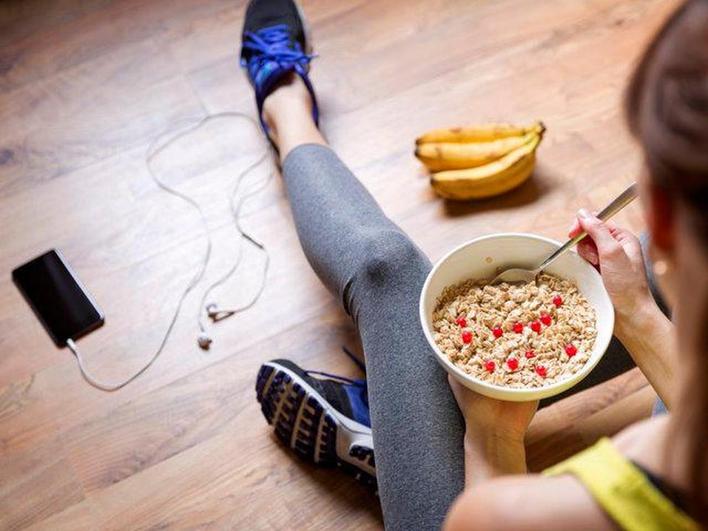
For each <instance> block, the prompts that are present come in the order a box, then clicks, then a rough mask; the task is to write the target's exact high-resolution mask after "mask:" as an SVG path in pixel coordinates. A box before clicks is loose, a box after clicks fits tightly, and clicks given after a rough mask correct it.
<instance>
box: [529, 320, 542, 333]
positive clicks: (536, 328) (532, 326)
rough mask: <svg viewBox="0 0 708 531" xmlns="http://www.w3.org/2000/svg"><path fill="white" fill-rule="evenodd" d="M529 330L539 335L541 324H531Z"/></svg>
mask: <svg viewBox="0 0 708 531" xmlns="http://www.w3.org/2000/svg"><path fill="white" fill-rule="evenodd" d="M531 330H533V331H534V332H536V333H538V334H540V333H541V323H539V322H538V321H534V322H532V323H531Z"/></svg>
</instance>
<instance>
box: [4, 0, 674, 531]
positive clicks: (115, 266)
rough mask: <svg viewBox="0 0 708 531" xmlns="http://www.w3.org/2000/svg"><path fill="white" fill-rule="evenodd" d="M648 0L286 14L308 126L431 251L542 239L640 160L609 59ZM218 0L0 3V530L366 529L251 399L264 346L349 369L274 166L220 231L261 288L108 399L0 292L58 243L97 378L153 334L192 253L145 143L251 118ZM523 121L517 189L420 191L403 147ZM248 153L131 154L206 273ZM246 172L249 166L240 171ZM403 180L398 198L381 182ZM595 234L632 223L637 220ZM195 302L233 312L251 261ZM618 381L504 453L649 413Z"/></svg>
mask: <svg viewBox="0 0 708 531" xmlns="http://www.w3.org/2000/svg"><path fill="white" fill-rule="evenodd" d="M675 5H676V3H675V2H673V1H668V2H667V1H662V0H625V1H622V2H616V1H614V0H591V1H588V2H576V1H573V0H550V1H548V2H532V1H529V0H498V1H491V0H484V1H482V0H481V1H476V2H469V1H464V0H427V1H422V0H409V1H406V2H403V1H402V0H391V1H383V0H377V1H371V2H365V1H363V0H348V1H340V2H331V1H328V0H310V1H306V2H304V8H305V11H306V12H307V14H308V17H309V19H310V22H311V24H312V28H313V35H314V40H315V45H316V48H317V50H318V52H319V54H320V57H319V58H318V59H317V61H316V62H315V63H314V68H313V79H314V80H315V83H316V85H317V86H318V90H319V94H320V98H321V103H322V111H323V120H322V127H323V130H324V131H325V133H326V134H327V136H328V137H329V139H330V140H331V142H332V144H333V146H334V147H335V148H336V150H337V151H338V153H340V154H341V156H342V158H343V160H345V162H347V163H348V164H349V165H350V166H351V167H352V169H353V170H354V171H355V172H356V173H357V175H358V176H359V177H360V178H361V180H362V181H363V182H364V183H365V185H366V186H367V187H368V188H369V189H370V190H371V192H372V193H373V194H374V196H375V197H376V198H377V199H378V200H379V201H380V202H381V204H382V206H383V208H384V209H385V210H386V212H387V213H388V214H389V215H390V216H391V217H392V218H393V219H394V220H395V221H396V222H397V223H399V224H400V225H401V226H402V227H403V228H404V229H405V230H407V231H408V232H409V233H410V234H411V235H412V237H413V238H414V239H415V240H416V242H418V243H419V244H420V246H421V247H422V248H423V249H424V250H425V251H426V252H427V253H428V254H429V255H430V257H431V258H432V259H437V258H439V257H440V256H441V255H442V254H444V253H445V252H447V250H449V249H450V248H451V247H453V246H455V245H458V244H460V243H462V242H463V241H465V240H467V239H470V238H472V237H475V236H478V235H481V234H484V233H489V232H493V231H503V230H515V231H532V232H537V233H540V234H544V235H546V236H550V237H553V238H558V239H560V238H563V237H564V236H565V230H566V228H567V226H568V224H569V223H570V221H571V219H572V215H573V212H574V211H575V210H576V209H577V208H579V207H580V206H589V207H596V206H598V205H601V204H603V203H605V202H607V200H608V199H610V198H611V197H612V196H613V195H614V194H616V193H617V192H618V191H619V190H621V189H622V188H623V187H624V186H625V185H626V184H627V183H628V182H629V181H630V180H631V179H632V178H633V175H635V173H636V171H637V168H638V165H639V159H638V156H637V153H636V150H635V149H634V146H633V144H632V141H631V140H630V138H629V136H628V134H627V132H626V130H625V128H624V125H623V119H622V113H621V97H622V89H623V87H624V85H625V82H626V78H627V75H628V73H629V72H630V70H631V68H632V65H633V62H634V61H635V59H636V57H637V55H638V54H639V52H640V51H641V49H642V46H643V44H644V43H646V42H647V40H648V39H649V37H650V36H651V34H652V33H653V31H654V29H655V28H656V27H657V25H658V24H659V23H660V22H661V21H662V20H663V18H664V17H665V16H666V14H667V13H668V12H669V10H670V9H671V8H672V7H673V6H675ZM243 9H244V2H243V1H236V2H234V1H232V0H229V1H227V0H212V1H210V2H199V1H197V0H177V1H174V2H167V1H165V0H53V1H51V2H40V1H38V0H26V1H22V0H8V1H7V2H3V3H2V4H0V122H1V123H2V127H1V128H0V271H2V275H1V276H0V352H2V356H0V471H1V472H0V529H20V528H28V527H31V528H35V529H52V530H53V529H113V528H116V529H117V528H131V529H132V528H136V529H143V528H156V527H169V528H195V527H200V528H209V529H233V528H240V529H286V528H303V529H329V528H332V527H337V528H341V529H378V528H380V527H381V516H380V512H379V509H378V502H377V499H376V498H375V496H373V494H371V493H370V492H367V491H366V490H365V489H364V488H363V487H361V486H360V485H359V484H357V483H356V482H354V481H353V480H351V479H350V478H348V477H345V476H342V475H340V474H338V473H334V472H331V471H328V470H319V469H316V468H314V467H312V466H310V465H307V464H303V463H301V462H300V461H296V460H294V459H293V458H292V457H291V455H290V454H289V453H288V452H287V451H286V450H285V449H284V448H283V447H282V446H281V445H280V444H278V443H277V441H276V440H275V438H274V437H272V435H271V434H270V431H269V429H268V427H267V425H266V424H265V422H264V421H263V418H262V416H261V413H260V411H259V408H258V405H257V403H256V401H255V399H254V392H253V385H254V378H255V374H256V371H257V369H258V367H259V365H260V363H262V362H263V361H265V360H267V359H271V358H275V357H286V358H291V359H293V360H295V361H296V362H298V363H300V364H302V365H303V366H305V367H310V368H317V369H322V370H326V371H330V372H335V373H341V374H348V375H351V376H357V377H359V376H360V374H358V369H357V368H356V367H355V366H354V365H353V364H352V363H351V361H350V360H348V359H347V358H346V357H345V356H343V355H341V354H340V347H341V345H343V344H346V345H348V346H350V347H352V348H354V349H357V348H359V346H358V344H357V339H356V334H355V331H354V329H353V326H352V325H351V323H350V322H349V320H348V318H347V317H346V316H345V315H344V313H343V312H342V311H341V309H340V308H339V307H338V305H337V301H335V300H333V298H332V297H331V296H330V295H329V294H328V293H327V292H326V290H325V289H324V288H323V287H322V285H321V284H320V283H319V281H318V280H317V278H316V277H315V275H314V273H312V271H311V270H310V268H309V265H308V264H307V261H306V260H305V258H304V255H303V254H302V251H301V249H300V247H299V242H298V240H297V235H296V234H295V231H294V228H293V226H292V223H291V219H290V213H289V207H288V204H287V201H286V199H285V196H284V193H283V189H282V186H281V183H280V182H279V180H278V179H277V178H276V179H274V180H272V181H271V182H270V183H269V185H268V186H267V188H266V189H265V190H264V191H263V192H262V193H261V194H260V195H259V196H258V197H257V198H256V199H255V200H254V201H253V202H252V203H250V204H249V205H248V207H247V210H248V216H247V218H246V219H245V220H244V225H245V226H246V228H247V229H249V230H251V231H252V232H253V233H254V234H255V235H256V236H257V237H258V238H260V239H261V240H263V241H265V242H266V243H267V245H268V247H269V249H270V250H271V255H272V267H271V270H270V273H269V277H268V286H267V288H266V290H265V292H264V295H263V299H262V300H261V301H260V302H259V304H258V305H256V306H255V307H254V308H253V309H252V310H251V311H249V312H247V313H245V314H243V315H241V316H239V317H237V318H234V319H231V320H229V321H226V322H225V323H222V324H221V325H219V326H216V327H214V328H213V329H212V330H211V334H212V336H213V337H214V339H215V343H214V345H213V348H212V350H211V351H210V352H209V353H203V352H201V351H200V350H198V348H197V346H196V344H195V336H196V325H195V316H196V311H197V308H196V306H197V303H198V295H199V294H194V295H193V296H191V297H189V298H188V299H187V301H186V306H185V311H184V313H183V315H182V316H181V318H180V320H179V321H178V324H177V327H176V329H175V333H174V335H173V337H172V338H171V340H170V342H169V343H168V346H167V348H166V350H165V352H164V354H163V356H162V357H161V358H160V359H159V360H158V362H157V363H156V364H155V366H154V367H153V368H152V369H151V370H150V371H149V372H148V373H147V374H146V375H145V376H144V377H142V378H140V379H139V380H138V381H136V382H135V383H134V384H132V385H130V386H129V387H128V388H126V389H124V390H122V391H121V392H119V393H113V394H105V393H101V392H99V391H96V390H95V389H93V388H91V387H89V386H87V385H86V384H85V383H84V382H83V381H82V379H81V377H80V374H79V372H78V370H77V367H76V365H75V361H74V359H73V358H72V356H71V355H70V354H69V353H68V352H67V351H66V350H65V349H64V350H57V349H55V348H54V346H53V345H52V343H51V341H50V340H49V339H48V337H47V336H46V334H45V333H44V331H43V330H42V328H41V326H40V325H39V324H38V323H37V321H36V319H35V318H34V316H33V315H32V313H31V311H30V310H29V309H28V308H27V306H26V304H25V303H24V301H23V300H22V298H21V297H20V295H19V294H18V292H17V290H16V289H15V287H14V286H13V285H12V283H11V281H10V271H11V269H12V268H13V267H15V266H17V265H18V264H20V263H22V262H23V261H25V260H27V259H30V258H31V257H33V256H34V255H36V254H39V253H41V252H43V251H45V250H46V249H48V248H51V247H58V248H60V249H62V250H63V252H64V254H65V255H66V256H67V259H68V260H69V262H70V263H71V264H72V266H73V267H74V268H75V269H76V270H77V272H78V275H79V276H80V277H81V278H82V280H83V282H84V283H85V284H86V285H87V286H88V288H89V289H90V291H91V292H92V293H93V295H94V296H95V298H96V299H97V300H98V301H99V303H100V304H101V306H102V307H103V309H104V311H105V313H106V315H107V321H106V325H105V326H104V327H103V328H102V329H100V330H98V331H96V332H95V333H93V334H91V335H90V336H88V337H86V338H85V339H83V340H82V341H81V347H82V349H83V350H84V351H85V353H86V358H87V363H88V364H89V365H90V367H91V368H92V370H93V371H95V372H96V373H98V374H99V375H100V376H101V378H105V379H118V378H121V377H123V376H124V375H126V374H129V373H130V372H131V371H132V370H134V368H135V367H138V366H140V365H141V363H143V362H144V360H145V359H146V357H147V356H149V353H150V352H151V351H152V349H153V348H154V347H155V346H156V345H157V343H158V342H159V340H160V338H161V336H162V334H163V332H164V328H165V326H166V323H167V320H168V319H169V317H170V315H171V312H172V309H173V307H174V304H175V303H176V300H177V296H178V294H179V291H180V290H181V289H182V287H183V286H184V284H185V283H186V281H187V280H188V279H189V278H190V277H191V275H192V274H193V273H194V271H195V268H196V267H197V266H198V264H199V260H200V256H201V253H202V252H203V249H204V242H203V236H202V232H201V227H200V226H199V223H198V218H197V217H196V215H195V212H193V211H190V210H189V209H188V208H187V207H185V205H183V204H182V203H180V202H179V201H177V200H174V199H172V198H170V197H168V196H166V195H165V194H164V193H162V192H160V191H159V189H158V188H157V187H156V186H155V185H154V183H152V182H151V181H150V179H149V175H148V174H147V172H146V169H145V166H144V160H143V157H144V154H145V151H146V149H147V146H148V143H149V142H150V141H151V140H152V139H153V138H154V137H155V136H156V135H158V134H160V133H161V132H163V131H164V130H166V129H168V128H170V127H173V126H174V125H175V124H178V123H180V122H181V121H184V120H189V119H197V118H199V117H202V116H205V115H206V114H207V113H211V112H218V111H222V110H239V111H242V112H247V113H250V114H251V115H253V95H252V92H251V89H250V87H249V85H248V82H247V80H246V79H245V77H244V76H243V74H242V73H241V72H240V71H239V70H238V68H237V58H236V50H237V48H238V39H239V33H240V26H241V22H242V16H243ZM536 118H541V119H543V120H544V122H545V123H546V125H547V126H548V133H547V136H546V138H545V140H544V144H543V146H542V147H541V150H540V152H539V158H540V163H539V168H538V170H537V172H536V175H535V176H534V178H533V179H532V180H531V181H530V182H529V183H527V184H526V185H524V186H523V187H522V188H520V189H519V190H517V191H515V192H514V193H512V194H509V195H507V196H504V197H500V198H496V199H491V200H487V201H483V202H478V203H473V204H463V205H461V204H453V203H448V202H445V201H441V200H439V199H438V198H436V197H435V196H434V195H433V194H432V192H431V191H430V189H429V186H428V184H427V178H426V176H425V173H424V172H423V171H422V170H421V168H420V166H419V165H418V163H417V162H416V161H415V159H414V158H413V157H412V139H413V138H415V136H417V135H418V134H419V133H420V132H422V131H424V130H425V129H428V128H431V127H437V126H445V125H454V124H463V123H468V122H481V121H486V120H505V121H519V122H522V121H527V120H532V119H536ZM264 145H265V144H264V142H263V140H262V138H261V136H260V134H259V133H258V132H257V131H254V130H252V129H250V128H249V127H245V126H241V125H238V124H234V123H229V122H223V123H214V124H213V125H210V127H208V128H205V130H204V131H202V132H200V133H199V136H198V138H196V139H193V140H191V141H190V142H184V143H179V144H177V145H176V146H174V147H173V148H171V149H170V150H169V151H168V152H167V153H165V154H164V156H162V157H160V158H159V159H158V160H156V169H157V171H158V172H159V174H160V176H161V177H162V178H164V179H165V180H167V181H168V182H169V183H171V184H173V185H175V186H177V187H178V188H179V189H180V190H183V191H185V192H187V193H190V194H192V195H194V196H195V197H196V198H197V199H198V200H199V201H200V202H201V203H202V204H204V205H208V215H207V217H208V223H209V227H210V229H211V230H212V232H213V238H214V241H215V244H216V252H215V255H214V260H213V263H212V265H211V266H210V268H209V271H208V273H207V277H208V280H212V279H215V278H217V277H218V276H219V275H220V274H221V273H223V272H224V271H226V270H227V269H228V267H229V266H230V263H231V260H232V259H233V256H234V254H235V253H236V251H237V239H236V237H235V232H234V230H233V227H232V226H231V221H230V218H229V214H228V205H227V202H226V201H225V196H226V194H227V193H228V191H229V190H230V188H231V186H232V185H233V181H234V177H235V175H236V174H237V173H238V172H239V170H240V169H242V168H244V167H245V166H246V165H247V164H248V163H249V162H250V161H252V160H253V159H254V158H255V157H256V155H257V153H258V152H259V150H262V149H263V148H264ZM268 171H269V169H268V168H263V169H262V170H260V171H259V172H258V173H257V174H255V175H253V176H252V183H255V182H256V181H257V180H258V179H265V178H266V177H267V173H268ZM402 191H404V192H405V193H402ZM619 220H620V222H622V223H624V224H626V225H628V226H630V227H631V228H633V229H635V230H641V229H642V219H641V214H640V212H639V209H638V206H637V205H634V206H632V207H630V208H629V209H627V210H626V211H625V212H623V213H622V214H621V216H620V217H619ZM244 260H245V262H244V267H243V269H242V270H241V273H240V274H239V275H237V276H236V278H234V279H233V280H232V281H231V282H229V283H228V284H227V285H226V286H223V287H222V288H221V289H220V290H218V292H217V293H215V300H217V301H219V302H221V303H223V304H225V305H226V304H231V303H237V302H238V301H244V300H246V299H247V298H248V295H249V293H252V292H253V290H254V289H255V287H256V286H257V283H258V280H259V267H261V265H262V257H261V256H259V255H258V253H256V252H253V251H249V252H247V253H246V255H245V258H244ZM654 398H655V395H654V393H653V391H652V390H651V389H650V387H649V386H648V384H647V382H646V380H644V378H643V377H642V376H641V374H639V373H638V371H636V370H635V371H632V372H630V373H627V374H625V375H623V376H621V377H619V378H617V379H615V380H613V381H612V382H609V383H608V384H606V385H604V386H601V387H598V388H594V389H591V390H588V391H585V392H584V393H582V394H580V395H576V396H573V397H570V398H568V399H566V400H563V401H562V402H560V403H558V404H556V405H554V406H552V407H550V408H547V409H545V410H542V411H541V412H539V414H538V415H537V417H536V419H535V420H534V423H533V424H532V427H531V430H530V432H529V435H528V439H527V446H528V450H529V463H530V466H531V468H532V469H533V470H540V469H542V468H543V467H545V466H547V465H549V464H552V463H554V462H557V461H558V460H560V459H562V458H563V457H565V456H567V455H570V454H572V453H573V452H575V451H577V450H579V449H581V448H583V447H585V446H587V445H588V444H590V443H592V442H593V441H594V440H596V439H597V438H598V437H600V436H602V435H605V434H612V433H615V432H617V431H619V430H620V429H622V427H623V426H625V425H627V424H628V423H631V422H633V421H635V420H637V419H639V418H642V417H645V416H646V415H648V413H649V410H650V408H651V404H652V402H653V399H654Z"/></svg>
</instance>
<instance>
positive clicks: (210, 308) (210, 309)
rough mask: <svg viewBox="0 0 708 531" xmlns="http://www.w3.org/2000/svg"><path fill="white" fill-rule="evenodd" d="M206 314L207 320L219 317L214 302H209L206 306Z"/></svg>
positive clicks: (217, 308)
mask: <svg viewBox="0 0 708 531" xmlns="http://www.w3.org/2000/svg"><path fill="white" fill-rule="evenodd" d="M206 313H207V315H208V316H209V318H211V319H213V318H214V317H216V316H217V315H219V307H218V306H217V305H216V303H215V302H210V303H209V304H207V305H206Z"/></svg>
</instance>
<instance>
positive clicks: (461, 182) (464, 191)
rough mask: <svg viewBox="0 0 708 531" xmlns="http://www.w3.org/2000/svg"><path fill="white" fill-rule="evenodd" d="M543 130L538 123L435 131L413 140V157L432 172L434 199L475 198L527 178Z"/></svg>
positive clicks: (505, 188)
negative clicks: (436, 194)
mask: <svg viewBox="0 0 708 531" xmlns="http://www.w3.org/2000/svg"><path fill="white" fill-rule="evenodd" d="M545 130H546V128H545V127H544V126H543V124H542V123H541V122H535V123H533V124H531V125H530V126H526V127H523V126H515V125H508V124H489V125H480V126H474V127H456V128H452V129H435V130H433V131H429V132H427V133H425V134H424V135H422V136H420V137H418V138H417V139H416V141H415V143H416V148H415V156H416V157H418V159H420V161H421V162H422V163H423V164H425V166H426V167H427V168H428V169H429V170H430V171H431V172H433V174H432V176H431V178H430V183H431V185H432V186H433V189H434V190H435V191H436V192H437V193H438V195H440V196H442V197H445V198H447V199H462V200H464V199H481V198H485V197H491V196H494V195H499V194H502V193H504V192H507V191H509V190H511V189H512V188H515V187H517V186H519V185H520V184H521V183H523V182H524V181H525V180H526V179H528V178H529V176H530V175H531V173H533V169H534V164H535V161H536V148H537V147H538V145H539V143H540V142H541V139H542V138H543V133H544V131H545Z"/></svg>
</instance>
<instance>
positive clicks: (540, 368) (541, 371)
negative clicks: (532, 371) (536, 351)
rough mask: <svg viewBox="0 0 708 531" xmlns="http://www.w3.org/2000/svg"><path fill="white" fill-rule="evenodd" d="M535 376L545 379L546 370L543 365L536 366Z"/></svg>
mask: <svg viewBox="0 0 708 531" xmlns="http://www.w3.org/2000/svg"><path fill="white" fill-rule="evenodd" d="M536 374H538V375H539V376H540V377H541V378H545V377H546V368H545V367H544V366H543V365H537V366H536Z"/></svg>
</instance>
